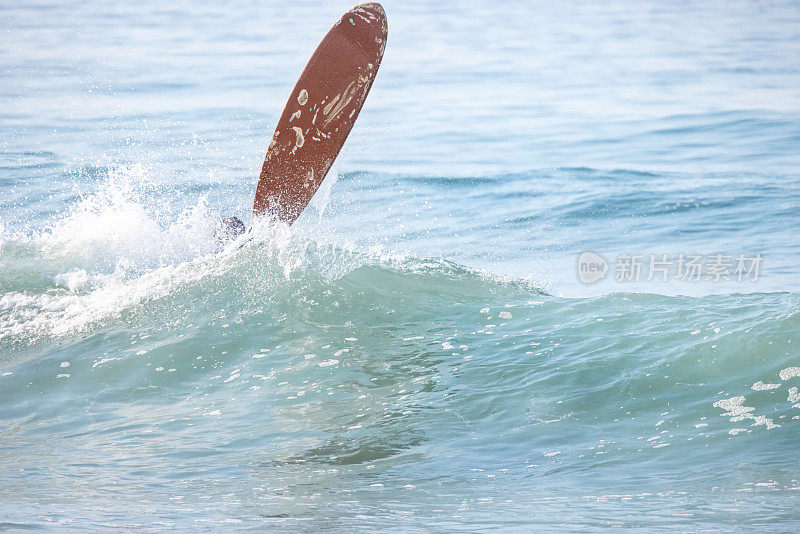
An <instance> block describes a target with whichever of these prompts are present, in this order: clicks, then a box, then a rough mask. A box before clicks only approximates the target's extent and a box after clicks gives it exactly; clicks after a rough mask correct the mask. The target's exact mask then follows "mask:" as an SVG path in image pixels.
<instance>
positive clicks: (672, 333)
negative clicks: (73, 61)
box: [0, 167, 800, 530]
mask: <svg viewBox="0 0 800 534" xmlns="http://www.w3.org/2000/svg"><path fill="white" fill-rule="evenodd" d="M564 172H566V171H564ZM581 172H585V173H588V174H592V173H594V171H588V170H587V171H581ZM137 173H141V169H139V168H127V167H123V168H111V169H108V170H107V172H105V173H100V174H102V175H104V176H105V178H103V179H102V180H101V181H100V182H98V184H99V185H98V188H97V189H96V191H95V192H94V193H92V194H88V195H85V196H84V197H83V198H82V199H80V200H76V201H75V202H74V203H73V204H72V205H71V208H70V209H69V210H67V211H66V212H65V213H64V214H62V215H59V216H57V217H56V218H55V219H54V220H53V221H52V222H51V223H50V224H49V225H47V226H46V227H45V228H44V229H42V230H41V231H39V232H33V233H28V234H17V235H15V236H11V237H8V238H7V239H6V240H5V242H4V243H3V245H2V248H1V249H0V251H2V260H3V263H4V266H7V267H6V268H4V270H3V277H2V280H0V286H2V290H3V293H2V295H1V296H0V352H2V354H4V356H3V359H2V370H3V372H2V376H0V419H1V420H2V421H3V428H4V430H3V441H2V451H3V457H4V462H3V478H4V480H5V481H6V484H5V485H4V487H3V490H2V492H3V499H2V502H3V503H4V504H2V505H0V510H2V512H3V514H4V515H6V516H8V517H12V518H16V516H15V512H14V510H15V507H17V506H20V504H21V503H24V504H25V506H26V507H28V508H27V509H28V510H29V512H27V513H26V517H25V518H18V520H17V521H16V522H15V523H18V524H21V525H29V526H35V525H37V524H41V525H45V524H50V523H51V522H54V521H56V522H57V521H60V520H61V519H62V518H63V519H64V520H65V521H67V522H68V524H72V525H78V526H86V525H92V524H94V525H106V526H122V525H128V526H133V525H140V526H144V527H153V528H159V527H160V526H163V525H162V523H154V522H152V521H151V520H150V519H148V518H152V517H164V518H167V519H165V521H166V522H165V523H163V524H164V525H166V524H174V525H176V526H182V527H189V526H191V525H194V526H197V525H204V526H215V525H216V527H221V526H224V525H227V524H229V523H230V524H233V525H238V526H242V527H244V526H263V525H265V524H266V525H269V526H270V527H274V528H285V529H288V530H293V529H297V528H350V526H353V525H358V526H359V527H363V528H370V527H377V526H379V525H382V524H387V523H388V524H394V525H406V526H407V527H409V528H410V527H412V526H413V525H415V524H416V522H417V521H418V520H419V518H421V517H424V518H426V521H430V523H431V525H439V526H441V527H442V528H449V527H455V526H456V525H466V524H469V525H473V526H475V525H481V526H484V527H488V526H504V527H514V526H522V525H530V524H531V522H532V521H533V522H534V523H535V524H537V525H540V526H542V527H553V528H555V527H560V528H578V527H598V528H599V527H603V526H607V525H609V524H623V525H628V526H643V527H651V526H653V525H671V526H676V525H683V526H685V527H689V525H690V524H691V522H693V521H695V517H696V516H697V515H698V514H702V515H703V517H704V518H705V521H706V522H707V524H708V525H710V526H711V527H719V528H729V527H731V526H735V525H745V524H750V523H751V522H752V521H753V517H754V516H753V514H761V513H763V514H768V516H769V521H770V522H773V524H778V525H780V524H783V522H788V521H792V520H793V513H794V512H789V511H787V512H786V513H785V514H784V513H781V514H777V515H776V513H775V510H776V509H784V507H785V509H786V510H793V504H794V503H795V502H796V495H797V494H798V493H797V491H798V489H800V486H798V482H797V478H796V477H797V475H796V470H795V469H794V464H795V462H794V459H795V457H796V450H797V447H796V445H797V442H798V441H797V440H798V438H799V437H800V436H799V435H798V432H799V431H800V424H798V419H800V393H798V387H800V367H798V364H800V362H798V357H797V349H796V345H798V343H800V339H799V338H798V332H800V312H799V311H798V310H800V296H798V295H797V293H795V292H771V293H764V292H761V293H749V294H745V293H732V294H722V295H715V294H708V295H702V296H669V295H658V294H652V293H650V294H648V293H630V292H626V293H622V292H618V293H610V294H605V295H600V296H588V297H580V298H578V297H562V296H555V295H553V294H552V292H547V291H544V290H542V289H541V286H540V285H538V284H537V283H535V282H532V281H530V280H528V279H526V278H520V277H515V276H510V275H504V276H500V275H498V274H492V273H491V272H490V271H487V270H480V269H475V268H468V267H465V266H463V265H461V264H458V263H454V262H452V261H448V260H444V259H435V258H430V257H429V258H426V257H423V256H418V255H414V254H411V253H403V254H401V253H398V252H396V251H395V252H389V251H387V250H386V249H385V248H382V247H381V246H378V245H373V246H370V247H367V246H363V245H360V244H353V243H348V242H347V241H342V240H341V239H340V238H341V235H343V234H342V232H343V230H342V231H331V232H328V231H327V230H330V228H331V227H329V226H327V225H324V224H321V223H317V222H316V221H315V220H314V219H313V218H309V220H307V221H306V224H299V225H298V226H296V227H294V228H292V229H289V228H286V227H282V226H274V225H270V224H267V223H260V224H257V225H256V226H254V228H253V231H252V232H251V233H250V234H247V235H245V236H243V237H242V238H240V239H239V240H238V241H236V242H233V243H230V244H228V245H226V246H224V247H221V246H220V244H219V242H218V241H217V240H216V239H215V238H214V237H213V231H214V225H215V221H216V215H215V214H214V213H212V212H211V211H210V210H209V208H208V206H207V200H206V199H205V198H204V197H200V198H199V200H196V202H195V204H193V205H192V204H191V203H188V204H187V207H186V209H184V210H183V211H181V212H180V213H179V214H177V215H176V214H169V212H168V211H164V210H162V209H161V208H160V207H159V206H158V205H155V206H153V205H151V204H150V202H151V201H150V200H149V199H150V198H152V196H151V195H150V193H151V192H152V191H151V183H150V181H149V180H146V179H141V178H133V177H135V176H138V175H139V174H137ZM359 177H361V178H364V179H366V178H367V177H368V178H369V179H370V180H373V181H374V180H378V179H380V175H364V174H363V173H362V174H357V175H346V176H344V177H343V178H342V179H340V180H339V184H340V185H343V186H344V187H351V185H348V184H351V183H356V184H357V183H359V181H360V178H359ZM391 179H392V180H393V181H394V180H419V179H412V178H402V177H401V178H398V177H392V178H391ZM423 181H424V182H427V183H430V182H433V183H438V182H442V181H444V180H438V179H424V180H423ZM509 182H511V183H513V180H507V181H506V182H505V183H506V186H507V185H508V183H509ZM481 183H482V185H481V187H483V188H484V189H486V190H488V191H491V190H492V187H493V186H492V185H491V184H490V183H483V182H481ZM448 187H449V186H448ZM466 187H471V186H466ZM165 194H166V193H165ZM581 217H586V216H585V215H582V216H581ZM323 228H324V229H325V230H326V231H325V232H322V231H321V230H322V229H323ZM321 236H325V237H324V238H323V237H321ZM332 236H333V237H332ZM29 488H47V491H49V492H52V494H53V495H58V496H59V497H58V499H55V500H49V499H38V498H37V499H32V498H31V497H30V496H29V495H30V494H29V493H27V491H29ZM131 503H136V509H135V510H133V511H132V510H131V508H130V507H131ZM631 507H634V509H635V510H636V511H637V512H636V514H637V515H636V516H630V517H629V516H628V515H627V514H628V510H630V509H631ZM565 508H568V509H569V510H570V512H569V513H568V514H565V513H564V509H565ZM87 510H88V512H87ZM678 510H680V511H682V512H681V514H682V515H680V516H677V517H676V515H675V514H676V513H677V511H678ZM730 510H741V512H740V513H741V514H742V515H741V516H738V515H737V514H736V513H734V514H733V515H731V514H732V512H731V511H730ZM759 510H763V511H759ZM531 514H534V515H531ZM643 517H646V518H647V520H646V522H645V521H644V520H643V519H640V518H643ZM758 517H760V516H758ZM764 517H767V516H766V515H765V516H764ZM532 518H533V519H532Z"/></svg>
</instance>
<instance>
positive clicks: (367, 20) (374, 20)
mask: <svg viewBox="0 0 800 534" xmlns="http://www.w3.org/2000/svg"><path fill="white" fill-rule="evenodd" d="M339 24H340V25H341V26H342V27H343V28H344V29H345V32H346V33H348V29H351V30H352V31H353V33H354V34H358V35H364V34H365V33H366V34H369V35H371V36H372V37H373V39H371V40H364V39H363V38H362V39H359V41H358V44H359V47H360V48H361V49H362V50H363V51H364V52H365V54H366V55H367V56H375V55H377V56H379V57H382V56H383V50H384V48H385V47H386V35H387V34H388V26H387V23H386V12H385V11H384V10H383V6H382V5H380V4H379V3H378V2H366V3H364V4H359V5H357V6H355V7H354V8H353V9H351V10H350V11H348V12H347V13H345V14H344V15H342V19H341V20H340V21H339ZM348 27H349V28H348Z"/></svg>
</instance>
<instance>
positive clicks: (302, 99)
mask: <svg viewBox="0 0 800 534" xmlns="http://www.w3.org/2000/svg"><path fill="white" fill-rule="evenodd" d="M306 102H308V91H306V90H305V89H301V90H300V94H299V95H297V103H298V104H300V105H301V106H305V105H306Z"/></svg>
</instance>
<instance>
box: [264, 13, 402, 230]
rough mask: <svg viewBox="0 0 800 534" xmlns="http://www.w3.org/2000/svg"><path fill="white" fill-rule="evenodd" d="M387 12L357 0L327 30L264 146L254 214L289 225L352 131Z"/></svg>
mask: <svg viewBox="0 0 800 534" xmlns="http://www.w3.org/2000/svg"><path fill="white" fill-rule="evenodd" d="M386 33H387V27H386V14H385V13H384V11H383V8H382V7H381V5H380V4H378V3H367V4H361V5H358V6H356V7H354V8H353V9H351V10H350V11H348V12H347V13H345V14H344V15H343V16H342V18H341V19H340V20H339V22H337V23H336V24H335V25H334V26H333V28H331V30H330V31H329V32H328V34H327V35H326V36H325V38H324V39H323V40H322V42H321V43H320V44H319V46H318V47H317V49H316V51H315V52H314V54H313V55H312V56H311V59H310V60H309V62H308V64H307V65H306V68H305V69H304V70H303V73H302V74H301V75H300V79H298V80H297V84H296V85H295V86H294V89H293V90H292V94H291V96H290V97H289V102H287V103H286V107H285V108H284V110H283V115H281V119H280V121H278V126H277V127H276V128H275V134H274V135H273V136H272V141H271V142H270V144H269V148H268V149H267V156H266V158H265V160H264V165H263V167H262V168H261V175H260V176H259V179H258V186H257V187H256V196H255V202H254V203H253V215H254V216H256V217H260V216H264V215H269V216H271V217H274V218H276V219H278V220H280V221H283V222H286V223H288V224H292V223H293V222H294V221H295V219H297V217H299V216H300V213H301V212H302V211H303V209H305V207H306V206H307V205H308V203H309V202H310V201H311V197H312V196H314V193H315V192H316V191H317V189H318V188H319V186H320V184H321V183H322V180H323V179H324V178H325V175H326V174H327V173H328V171H329V170H330V168H331V165H332V164H333V161H334V160H335V159H336V156H337V155H338V154H339V151H340V150H341V148H342V145H344V142H345V140H346V139H347V135H348V134H349V133H350V130H351V129H352V128H353V124H354V123H355V121H356V118H357V117H358V113H359V111H361V107H362V106H363V104H364V99H366V97H367V93H369V89H370V87H371V86H372V82H373V81H374V80H375V75H376V74H377V72H378V66H379V65H380V63H381V59H382V58H383V50H384V47H385V46H386Z"/></svg>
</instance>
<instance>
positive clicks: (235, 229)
mask: <svg viewBox="0 0 800 534" xmlns="http://www.w3.org/2000/svg"><path fill="white" fill-rule="evenodd" d="M244 231H245V227H244V223H243V222H242V221H241V219H239V217H225V218H224V219H222V220H221V221H220V224H218V225H217V227H216V228H215V229H214V237H216V238H217V240H218V241H220V243H222V244H225V243H228V242H229V241H233V240H234V239H236V238H237V237H239V236H240V235H242V234H243V233H244Z"/></svg>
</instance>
